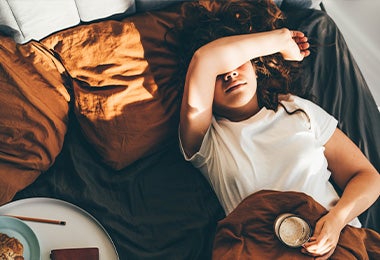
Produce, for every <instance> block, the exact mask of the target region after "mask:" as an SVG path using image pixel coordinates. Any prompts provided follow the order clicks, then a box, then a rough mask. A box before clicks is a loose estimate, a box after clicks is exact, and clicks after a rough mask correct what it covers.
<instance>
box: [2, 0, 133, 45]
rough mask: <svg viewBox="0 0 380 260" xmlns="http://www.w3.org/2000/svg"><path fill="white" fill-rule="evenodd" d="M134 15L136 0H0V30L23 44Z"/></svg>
mask: <svg viewBox="0 0 380 260" xmlns="http://www.w3.org/2000/svg"><path fill="white" fill-rule="evenodd" d="M134 12H135V0H0V30H1V31H3V32H5V33H6V34H8V35H11V36H12V37H13V39H14V40H15V41H16V42H18V43H25V42H28V41H30V40H31V39H34V40H40V39H42V38H44V37H46V36H48V35H50V34H52V33H54V32H57V31H60V30H62V29H66V28H69V27H72V26H75V25H77V24H79V23H80V22H81V21H85V22H89V21H92V20H97V19H101V18H106V17H108V16H111V15H113V14H120V13H125V14H132V13H134Z"/></svg>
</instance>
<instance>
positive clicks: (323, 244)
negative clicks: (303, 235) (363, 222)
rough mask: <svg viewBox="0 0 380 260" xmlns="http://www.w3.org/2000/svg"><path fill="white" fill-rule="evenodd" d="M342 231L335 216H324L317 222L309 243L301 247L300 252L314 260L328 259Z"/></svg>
mask: <svg viewBox="0 0 380 260" xmlns="http://www.w3.org/2000/svg"><path fill="white" fill-rule="evenodd" d="M342 229H343V227H342V224H341V223H340V222H339V221H338V220H337V218H336V216H333V215H331V214H329V213H328V214H326V215H325V216H323V217H322V218H320V219H319V220H318V222H317V224H316V226H315V229H314V234H313V236H312V237H311V238H310V240H309V242H307V243H305V244H304V245H303V249H302V252H303V253H305V254H308V255H311V256H314V257H316V259H320V260H321V259H328V258H329V257H330V256H331V255H332V254H333V253H334V250H335V248H336V245H337V244H338V241H339V235H340V232H341V230H342Z"/></svg>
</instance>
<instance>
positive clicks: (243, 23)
mask: <svg viewBox="0 0 380 260" xmlns="http://www.w3.org/2000/svg"><path fill="white" fill-rule="evenodd" d="M283 21H284V15H283V13H282V12H281V10H280V9H279V8H278V7H277V5H276V4H275V3H273V1H270V0H243V1H242V0H229V1H226V0H210V1H196V2H187V3H184V4H183V5H182V7H181V16H180V19H179V20H178V22H177V23H176V25H175V27H174V28H172V31H171V33H174V37H175V39H176V41H177V43H178V45H177V47H176V48H177V49H176V52H177V54H178V58H179V75H178V76H179V78H180V81H181V82H182V85H183V83H184V81H185V77H186V71H187V68H188V66H189V64H190V61H191V58H192V56H193V54H194V52H195V51H196V50H197V49H198V48H200V47H201V46H203V45H205V44H207V43H209V42H211V41H213V40H216V39H218V38H221V37H224V36H231V35H238V34H249V33H254V32H263V31H270V30H273V29H277V28H281V27H283ZM252 63H253V64H254V66H255V69H256V74H257V76H258V78H257V83H258V84H257V85H258V89H257V94H258V100H259V106H260V107H263V106H265V107H266V108H268V109H273V110H277V107H278V104H279V100H278V96H279V94H288V93H292V94H301V93H299V92H300V90H299V89H296V88H294V87H292V84H291V82H292V80H294V78H295V76H296V74H297V71H298V67H299V66H298V63H296V62H290V61H286V60H284V59H283V57H282V55H281V54H279V53H277V54H273V55H269V56H264V57H259V58H255V59H253V60H252Z"/></svg>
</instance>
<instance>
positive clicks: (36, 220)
mask: <svg viewBox="0 0 380 260" xmlns="http://www.w3.org/2000/svg"><path fill="white" fill-rule="evenodd" d="M5 216H8V217H12V218H18V219H21V220H24V221H33V222H40V223H48V224H56V225H63V226H64V225H66V221H62V220H55V219H45V218H32V217H24V216H14V215H5Z"/></svg>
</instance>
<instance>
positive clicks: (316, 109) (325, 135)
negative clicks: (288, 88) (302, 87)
mask: <svg viewBox="0 0 380 260" xmlns="http://www.w3.org/2000/svg"><path fill="white" fill-rule="evenodd" d="M297 99H298V100H297V101H296V102H297V103H299V105H300V107H302V108H303V109H304V110H305V112H306V113H307V115H308V116H309V119H310V127H311V130H312V131H313V133H314V134H315V138H316V140H317V142H318V143H319V144H321V145H325V144H326V143H327V141H328V140H329V139H330V138H331V136H332V135H333V133H334V131H335V129H336V127H337V125H338V121H337V120H336V119H335V118H334V117H333V116H332V115H330V114H329V113H327V112H326V111H325V110H324V109H323V108H321V107H320V106H318V105H317V104H315V103H313V102H311V101H309V100H306V99H301V98H297Z"/></svg>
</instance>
